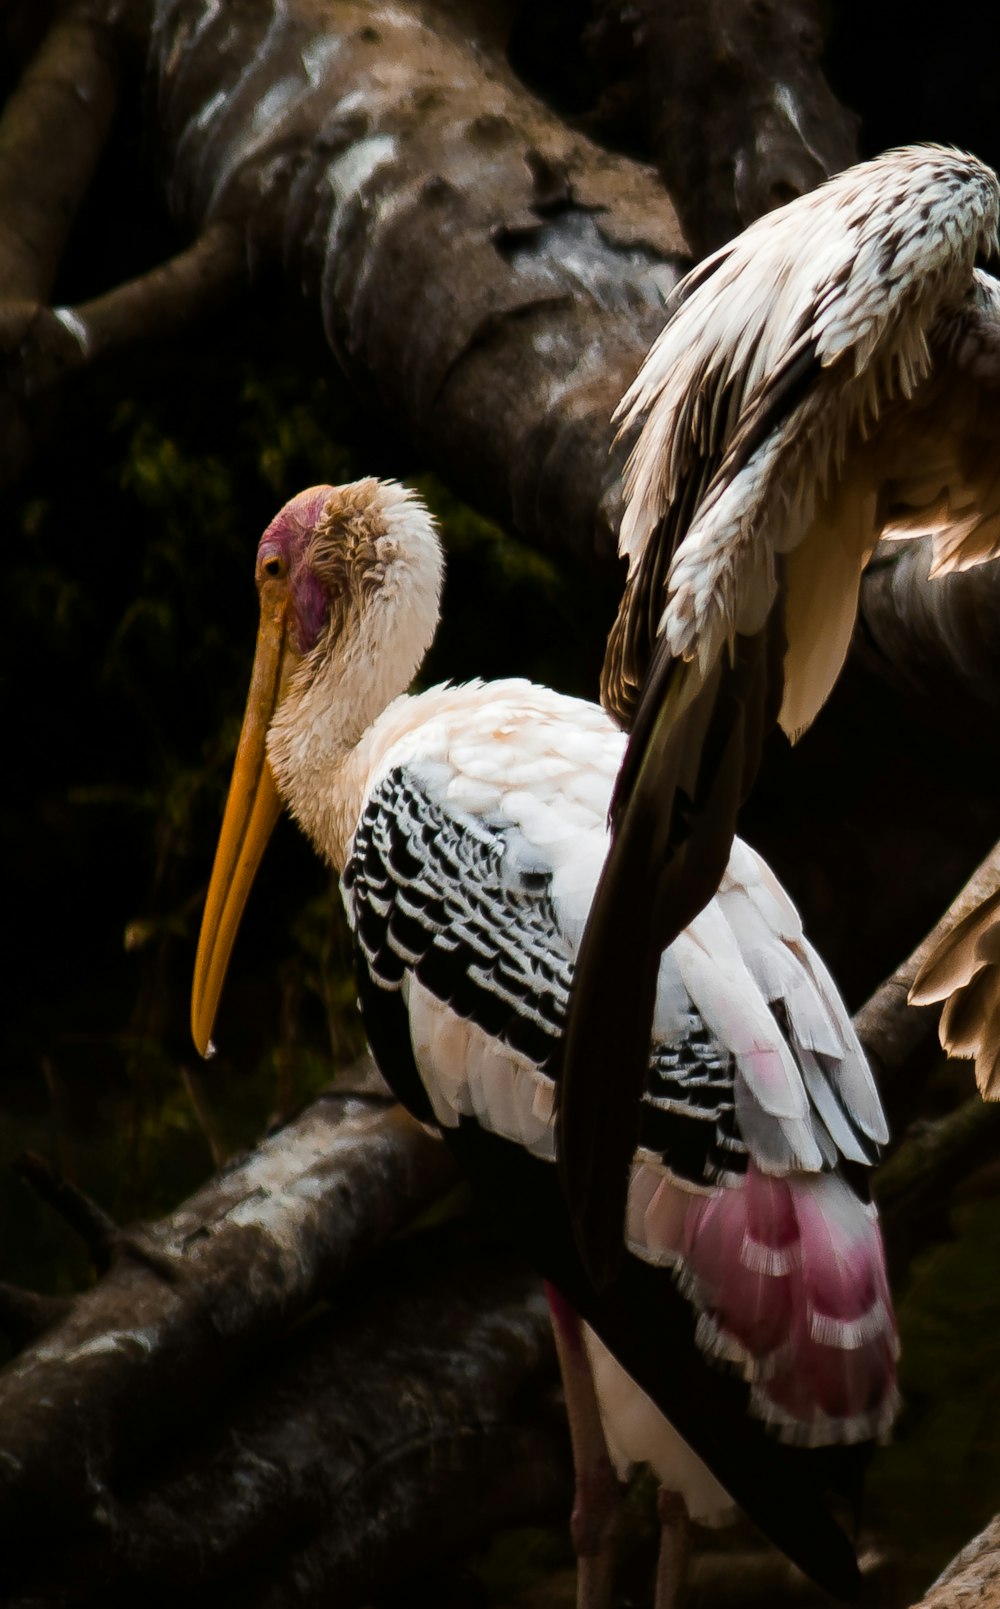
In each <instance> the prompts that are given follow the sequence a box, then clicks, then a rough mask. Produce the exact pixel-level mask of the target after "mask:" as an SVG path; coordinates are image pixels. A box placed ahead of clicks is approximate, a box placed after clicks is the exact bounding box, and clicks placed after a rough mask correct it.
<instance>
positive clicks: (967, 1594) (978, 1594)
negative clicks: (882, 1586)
mask: <svg viewBox="0 0 1000 1609" xmlns="http://www.w3.org/2000/svg"><path fill="white" fill-rule="evenodd" d="M914 1609H1000V1515H998V1516H997V1518H996V1519H993V1520H991V1521H990V1523H989V1525H988V1526H987V1527H986V1529H985V1531H980V1533H979V1535H978V1536H976V1537H973V1539H972V1541H971V1542H969V1543H968V1545H967V1546H966V1547H964V1548H963V1549H962V1551H961V1553H959V1554H958V1555H957V1557H956V1558H954V1559H952V1561H951V1563H950V1564H949V1566H948V1568H947V1569H946V1570H943V1571H942V1573H941V1574H940V1575H939V1576H938V1578H937V1580H936V1581H935V1582H934V1585H933V1586H932V1587H931V1588H930V1591H929V1592H928V1593H927V1594H926V1596H925V1597H923V1598H921V1600H920V1602H919V1604H916V1605H915V1606H914Z"/></svg>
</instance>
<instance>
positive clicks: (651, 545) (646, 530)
mask: <svg viewBox="0 0 1000 1609" xmlns="http://www.w3.org/2000/svg"><path fill="white" fill-rule="evenodd" d="M998 204H1000V196H998V188H997V181H996V177H995V175H994V174H993V173H992V171H991V170H990V169H989V168H987V167H985V166H984V165H983V164H982V163H980V162H978V161H977V160H976V159H975V158H974V157H970V156H966V155H964V154H963V153H961V152H958V151H951V150H945V149H943V148H942V147H938V146H911V147H907V148H905V149H902V150H898V151H891V152H889V153H887V154H886V155H885V156H881V157H878V158H876V159H875V160H874V161H871V162H865V163H861V164H859V165H858V166H856V167H853V168H850V169H848V170H847V171H846V172H844V173H841V174H838V175H836V176H835V177H834V178H832V179H830V180H829V181H828V182H827V183H826V184H824V185H822V186H820V188H819V189H817V190H815V191H813V192H811V193H810V194H808V195H804V196H801V197H799V198H797V199H796V200H795V201H793V202H791V203H790V204H789V205H788V206H786V207H783V208H780V209H779V210H778V211H776V212H772V213H768V214H767V215H766V216H765V217H763V218H761V219H760V220H759V221H758V222H757V223H755V224H753V225H752V226H751V227H750V228H749V229H747V230H746V231H744V233H743V234H742V235H740V236H739V237H738V238H737V239H736V240H734V241H731V242H730V243H729V244H728V245H726V246H724V247H723V248H722V249H721V250H720V251H718V252H716V253H715V254H714V255H713V256H712V257H710V258H709V259H708V260H707V261H706V262H705V263H702V264H701V265H700V266H699V267H698V268H696V269H695V270H694V272H693V273H692V274H691V275H689V276H688V278H687V279H686V280H685V281H683V282H682V284H681V285H680V286H679V287H678V289H677V291H676V292H675V294H674V297H673V299H672V302H671V304H670V312H669V316H668V320H667V324H666V326H665V328H664V330H663V332H662V334H661V335H660V337H659V339H658V340H657V341H656V343H655V344H654V346H653V347H652V349H651V351H650V353H649V356H648V357H647V359H646V361H645V363H644V364H643V367H642V369H641V370H640V372H639V375H638V376H637V378H636V380H635V382H634V384H633V385H632V387H631V388H630V390H629V391H628V393H627V394H626V396H625V398H624V399H623V402H622V405H621V409H620V414H621V417H622V419H623V422H624V424H626V425H633V424H635V423H637V422H639V421H640V420H643V421H644V423H643V428H642V433H641V435H640V437H639V439H638V442H637V444H636V447H635V449H634V452H633V454H632V457H631V459H630V462H629V466H628V470H627V473H626V493H627V506H626V511H625V515H624V518H623V521H622V528H621V539H620V548H621V552H622V554H623V555H624V556H625V557H627V558H628V560H629V589H628V590H627V592H626V596H625V599H624V600H623V606H622V615H621V616H620V619H619V623H618V627H617V628H616V631H615V633H613V635H612V640H611V644H610V648H609V657H608V662H607V664H606V667H605V682H604V696H605V702H606V703H607V704H608V706H609V707H610V708H611V709H612V710H613V711H614V712H615V713H616V714H617V715H618V716H619V718H624V719H625V723H626V724H631V723H630V721H629V719H628V717H629V713H630V711H631V709H632V707H633V706H634V702H635V697H636V691H637V687H638V685H639V682H640V681H641V677H642V675H643V672H644V668H645V667H644V663H643V661H644V660H648V658H649V655H650V653H651V651H652V646H653V638H654V637H655V636H657V635H662V636H663V637H664V638H665V640H666V642H667V643H668V645H669V648H670V652H671V654H673V655H674V656H675V657H676V658H678V659H681V660H694V661H696V662H697V665H698V667H699V669H700V672H701V673H702V675H703V674H704V673H705V671H706V670H707V669H708V667H709V666H710V665H711V664H712V663H713V661H714V659H715V658H716V656H717V655H718V654H719V653H720V652H721V650H722V647H723V644H724V643H725V642H726V641H727V640H731V638H732V636H733V634H734V632H742V633H749V632H753V631H757V630H759V629H761V627H762V625H763V623H764V620H765V619H766V616H767V613H768V611H769V610H770V609H771V608H772V607H773V605H774V604H775V601H776V598H777V577H778V556H779V555H786V556H787V557H786V560H785V570H786V575H787V581H788V593H787V598H786V602H785V606H784V607H785V613H786V621H787V626H788V653H787V658H786V691H785V702H784V706H783V708H782V712H781V717H780V718H781V722H782V725H783V726H784V727H785V729H786V730H787V731H789V732H790V733H791V734H792V735H796V734H797V733H798V732H799V731H801V730H802V728H803V727H804V726H806V725H808V724H809V722H810V721H811V720H812V719H813V717H814V716H815V714H816V711H817V710H818V709H819V707H820V705H821V704H822V703H823V701H824V699H825V698H826V697H827V695H828V693H829V690H830V687H831V685H832V683H833V680H834V679H835V677H836V674H837V672H838V670H839V668H840V665H841V663H842V662H843V657H844V654H845V653H846V650H847V644H848V641H849V638H850V632H851V627H852V625H853V620H854V614H855V610H856V596H857V581H858V577H859V576H860V572H861V570H862V568H863V566H864V564H865V563H866V562H867V558H868V556H869V554H870V553H871V550H872V548H873V547H874V545H875V542H876V541H877V540H878V537H879V536H880V535H881V534H883V532H885V533H886V534H893V535H904V534H905V535H910V534H917V532H918V531H923V530H932V531H933V532H934V535H935V565H936V567H937V568H938V569H940V570H942V571H944V570H946V569H950V568H960V567H962V566H963V565H964V564H967V563H969V562H975V561H976V559H977V558H981V557H985V556H987V554H990V553H993V552H995V551H996V549H997V545H998V542H1000V521H998V515H1000V495H998V494H1000V472H998V471H997V469H996V465H995V454H992V453H989V452H987V451H985V450H984V449H985V444H986V442H987V441H988V440H995V439H996V434H997V426H998V424H1000V321H998V305H997V296H996V287H995V285H994V282H993V281H991V280H989V279H988V278H987V276H984V275H980V274H977V273H976V272H975V267H974V265H975V259H976V255H977V253H989V252H990V251H991V250H995V248H996V231H997V216H998ZM984 407H985V408H986V409H987V410H988V418H987V419H985V420H984V418H983V411H982V410H983V408H984ZM931 438H933V439H934V440H935V442H936V447H935V450H934V452H933V454H932V455H931V457H930V458H928V454H927V446H928V440H929V439H931ZM661 549H662V550H664V551H665V554H666V556H667V562H664V559H663V558H662V557H661V556H660V550H661ZM650 592H651V593H652V595H648V594H649V593H650ZM817 594H819V597H820V604H819V607H818V608H816V609H815V611H814V610H813V609H812V608H811V602H812V600H813V599H815V597H816V595H817ZM651 626H652V628H653V629H652V631H651V630H650V627H651Z"/></svg>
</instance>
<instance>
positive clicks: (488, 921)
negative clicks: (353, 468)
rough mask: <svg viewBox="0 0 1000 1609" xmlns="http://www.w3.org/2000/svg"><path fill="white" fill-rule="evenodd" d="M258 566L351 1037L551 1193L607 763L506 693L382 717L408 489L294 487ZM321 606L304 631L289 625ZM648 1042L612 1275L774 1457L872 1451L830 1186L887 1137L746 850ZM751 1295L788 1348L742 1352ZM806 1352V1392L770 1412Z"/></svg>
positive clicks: (848, 1035)
mask: <svg viewBox="0 0 1000 1609" xmlns="http://www.w3.org/2000/svg"><path fill="white" fill-rule="evenodd" d="M261 548H262V553H264V554H265V555H267V554H271V553H272V552H277V553H280V554H281V555H282V556H283V559H284V562H285V564H286V567H287V573H288V575H289V577H290V578H291V603H292V613H293V619H294V620H296V621H297V622H298V624H297V625H296V626H295V627H294V634H295V636H296V641H297V645H298V648H297V651H298V654H299V663H298V666H297V669H295V670H294V672H293V673H292V674H291V676H290V679H289V680H288V682H287V685H286V686H285V688H284V691H283V694H282V697H281V700H280V703H279V704H278V707H277V710H276V712H275V715H274V717H273V719H272V722H271V726H270V729H269V734H268V750H267V752H268V757H269V762H270V766H271V770H272V773H273V775H274V779H275V781H276V783H277V786H278V789H279V792H280V793H281V795H282V796H283V798H284V799H285V801H286V803H287V804H288V805H289V806H290V808H291V809H292V811H293V813H294V814H295V815H296V817H297V818H298V820H299V821H300V822H301V823H302V825H303V826H304V828H305V830H306V832H307V833H308V835H309V837H310V838H311V839H312V841H313V843H314V844H315V845H316V847H317V849H318V850H319V851H320V853H321V854H322V855H323V856H324V857H325V858H326V859H327V860H328V861H329V862H330V863H331V864H332V865H333V866H334V867H335V868H336V869H337V870H339V871H340V872H341V873H342V877H343V888H344V896H345V901H346V905H347V909H348V912H349V915H350V918H351V921H352V924H353V926H354V928H355V932H356V936H357V941H358V949H359V957H360V962H359V964H360V969H361V973H362V975H363V976H362V980H361V982H362V986H361V994H362V998H363V1000H364V1001H365V1002H366V1010H367V1011H369V1012H370V1013H373V1014H374V1016H371V1017H370V1019H369V1020H370V1026H371V1028H372V1037H373V1041H375V1040H377V1037H378V1036H377V1033H376V1018H377V1019H378V1022H379V1024H381V1022H382V1019H383V1018H386V1016H387V1014H389V1013H393V1012H395V1013H396V1014H397V1015H399V1016H401V1018H402V1021H403V1023H404V1024H405V1032H406V1034H407V1037H408V1040H409V1051H410V1052H411V1053H412V1060H413V1063H414V1064H415V1072H416V1075H417V1076H419V1080H420V1085H419V1086H417V1085H415V1084H414V1085H412V1086H411V1085H408V1084H406V1082H405V1078H403V1079H402V1081H401V1082H400V1093H401V1095H402V1096H403V1098H404V1099H409V1101H410V1103H411V1105H412V1106H413V1109H414V1110H415V1111H416V1112H417V1113H418V1115H420V1116H421V1117H422V1118H424V1119H427V1118H428V1117H430V1116H433V1117H434V1119H435V1120H436V1121H437V1123H438V1124H439V1125H440V1126H441V1128H442V1129H443V1130H444V1131H445V1132H446V1133H449V1132H452V1133H455V1134H456V1136H457V1135H458V1132H459V1130H460V1129H461V1127H462V1125H463V1124H468V1123H470V1122H472V1123H474V1124H476V1125H478V1126H479V1127H480V1128H481V1129H482V1130H483V1131H484V1132H485V1133H486V1134H488V1135H491V1136H498V1137H499V1138H500V1139H501V1141H502V1142H503V1143H504V1144H505V1145H510V1146H511V1147H512V1148H513V1149H515V1150H517V1151H519V1152H520V1153H522V1154H525V1155H527V1157H528V1158H529V1160H530V1161H531V1163H532V1166H537V1167H539V1168H542V1169H543V1171H546V1172H548V1171H549V1170H550V1169H551V1164H552V1159H553V1155H554V1122H555V1118H554V1106H555V1090H556V1082H557V1079H558V1075H559V1063H560V1053H561V1036H562V1027H563V1023H564V1021H565V1014H566V1008H567V1002H568V998H569V993H570V988H571V984H572V976H573V967H574V961H575V957H576V954H577V950H578V946H579V943H580V938H581V935H582V932H583V930H584V927H585V923H586V918H587V913H588V910H589V907H590V901H591V899H592V896H593V891H594V887H595V885H596V882H597V879H598V877H599V875H600V871H601V866H602V862H603V859H604V856H605V854H606V852H607V847H608V829H607V812H608V804H609V800H610V796H611V790H612V788H613V786H614V780H615V776H616V774H617V771H618V768H619V765H620V762H621V757H622V752H623V748H624V742H625V740H624V738H623V736H622V734H621V733H620V732H619V731H617V730H616V729H615V727H614V725H613V724H612V722H611V721H610V719H609V718H608V716H607V715H606V714H605V713H604V712H603V711H602V710H600V709H599V708H598V707H597V706H595V705H592V704H587V703H584V702H582V701H580V700H577V699H570V698H566V697H563V696H561V695H559V694H556V693H553V692H551V691H549V690H548V689H547V688H543V687H536V686H532V685H531V684H529V683H527V682H524V681H517V680H514V681H507V682H496V683H492V684H488V685H483V684H481V683H473V684H470V685H468V686H464V687H454V688H452V687H439V688H432V689H431V690H429V691H428V692H425V693H422V694H420V695H418V696H415V697H410V698H407V697H393V695H394V694H395V693H397V692H398V690H399V689H400V688H401V687H405V685H406V684H407V682H408V681H409V680H410V678H411V676H412V675H413V673H414V671H415V670H416V668H417V666H418V664H419V662H420V660H421V658H422V657H423V654H424V652H425V650H426V647H427V645H428V643H429V641H430V638H431V636H432V635H433V630H434V626H435V624H436V618H437V608H438V597H439V592H440V576H441V558H440V552H439V549H438V546H437V542H436V539H435V535H434V530H433V525H432V523H431V521H430V520H429V518H428V517H427V515H426V512H425V511H424V510H423V509H422V508H421V506H420V505H419V503H418V502H417V501H416V500H415V499H414V497H413V496H412V494H410V493H407V492H405V491H404V490H403V489H402V488H400V487H396V486H392V485H385V484H381V483H378V482H375V481H368V482H362V483H359V485H358V486H355V487H347V488H339V489H337V490H336V491H332V490H329V489H323V488H314V489H313V490H311V491H310V492H308V493H304V494H302V496H301V497H300V498H299V499H296V500H294V501H293V503H292V504H291V505H289V506H288V507H287V508H286V509H285V510H283V511H282V513H281V514H280V515H279V516H278V518H277V519H276V520H275V521H273V522H272V525H271V526H270V527H269V528H268V531H267V532H265V535H264V537H263V538H262V544H261ZM317 587H320V588H321V589H322V590H323V592H324V595H325V596H326V597H327V599H328V604H327V611H326V618H325V620H323V621H319V620H318V619H317V617H316V614H315V611H314V610H312V608H311V607H308V608H307V607H305V603H309V602H310V601H311V600H313V599H314V597H315V591H316V588H317ZM654 1030H655V1031H654V1034H653V1036H652V1043H650V1041H649V1040H647V1053H646V1074H647V1076H646V1087H645V1091H644V1094H643V1098H642V1100H641V1102H640V1107H641V1110H640V1112H639V1114H638V1120H639V1129H640V1135H639V1138H640V1144H639V1148H638V1149H637V1151H636V1153H635V1156H634V1157H633V1159H632V1178H633V1194H634V1195H635V1198H636V1201H637V1202H638V1203H639V1205H637V1206H636V1210H635V1211H634V1212H633V1213H632V1215H631V1220H630V1225H629V1250H628V1252H627V1255H628V1256H629V1257H631V1258H636V1259H640V1260H641V1261H642V1262H643V1263H644V1264H645V1265H647V1266H648V1265H652V1269H653V1271H655V1272H657V1273H659V1270H661V1269H662V1279H663V1280H665V1281H669V1282H674V1281H676V1282H677V1284H678V1286H679V1287H680V1288H681V1289H683V1290H684V1291H685V1292H686V1294H687V1296H688V1299H689V1300H690V1301H691V1303H692V1304H693V1305H694V1308H695V1310H696V1312H697V1313H698V1314H700V1316H701V1317H700V1325H699V1330H698V1335H699V1345H700V1346H701V1347H702V1349H703V1350H704V1351H705V1352H706V1354H708V1355H710V1356H712V1357H715V1358H718V1359H720V1360H723V1361H725V1362H727V1363H729V1364H732V1365H733V1366H735V1367H736V1368H737V1369H738V1370H739V1371H740V1373H742V1374H743V1376H744V1377H745V1378H746V1380H747V1381H748V1384H749V1386H750V1393H751V1395H750V1401H751V1407H752V1411H753V1412H754V1413H755V1414H757V1415H758V1416H759V1417H760V1418H761V1419H762V1420H764V1421H765V1422H766V1423H768V1424H769V1425H770V1426H772V1427H773V1428H774V1430H775V1432H776V1433H777V1434H778V1435H779V1436H780V1437H782V1438H787V1439H788V1440H790V1441H793V1442H799V1443H802V1444H805V1445H811V1444H813V1443H816V1442H852V1441H856V1440H859V1439H867V1438H869V1437H871V1436H873V1435H877V1434H879V1433H881V1432H882V1431H883V1430H884V1429H885V1427H886V1425H887V1423H888V1420H889V1419H890V1418H891V1414H892V1410H893V1404H894V1388H893V1371H894V1355H895V1332H894V1329H893V1325H892V1319H891V1315H890V1314H889V1311H888V1307H887V1304H886V1301H885V1296H884V1284H885V1278H884V1269H883V1260H882V1252H881V1245H880V1242H879V1239H878V1231H877V1227H876V1225H875V1223H874V1221H873V1219H872V1216H871V1214H870V1211H869V1209H868V1207H867V1206H866V1205H865V1204H864V1203H863V1202H861V1201H860V1200H859V1199H858V1198H857V1197H856V1196H855V1195H854V1193H853V1192H852V1191H851V1190H850V1189H849V1188H848V1186H847V1185H846V1184H844V1183H843V1182H842V1181H841V1180H840V1178H839V1175H838V1172H837V1169H838V1163H839V1160H840V1158H841V1156H843V1157H845V1158H850V1159H852V1160H853V1159H862V1160H864V1161H871V1160H872V1159H873V1158H874V1157H875V1155H876V1154H877V1149H878V1146H879V1144H880V1143H881V1142H882V1140H884V1138H885V1134H886V1131H885V1125H884V1120H883V1118H882V1114H881V1111H880V1108H879V1104H878V1099H877V1096H876V1094H875V1090H874V1086H873V1085H872V1083H871V1080H870V1075H869V1074H868V1070H867V1068H866V1067H865V1064H864V1060H863V1057H862V1055H861V1051H860V1048H859V1046H858V1043H857V1040H856V1038H855V1036H854V1033H853V1029H852V1027H851V1024H850V1021H849V1018H848V1017H847V1014H846V1012H845V1010H844V1007H843V1005H842V1003H841V1002H840V1000H839V998H838V996H837V994H836V990H835V989H834V988H833V987H832V985H831V983H830V981H829V979H828V978H827V976H826V974H825V973H824V971H823V969H822V966H821V965H820V963H819V962H818V959H817V958H816V957H815V955H814V953H813V952H812V951H811V949H810V947H809V946H808V944H807V943H806V941H805V939H804V936H803V934H802V929H801V923H800V922H799V918H798V915H797V913H796V912H795V910H794V907H793V906H792V905H791V902H790V901H789V900H788V898H787V896H786V895H785V894H784V892H783V891H782V890H781V888H780V886H779V885H778V884H777V882H776V880H775V879H774V877H773V875H772V874H771V873H770V871H769V870H768V868H767V867H766V866H764V864H763V862H762V861H761V860H760V859H759V857H758V856H757V855H755V854H754V852H753V851H752V850H750V849H749V848H748V847H747V846H745V845H743V844H736V845H735V846H734V850H733V854H732V857H731V861H730V865H729V868H728V871H727V873H726V876H725V878H724V879H723V883H722V886H721V888H720V890H719V894H718V897H717V899H716V900H714V901H713V902H711V903H710V905H709V906H708V908H707V909H706V910H705V911H703V912H702V913H701V915H700V916H699V917H698V918H697V920H696V921H694V922H693V923H692V924H691V926H690V927H689V928H688V929H687V931H686V932H685V933H684V934H683V935H682V936H681V938H680V939H679V940H678V943H677V944H676V945H675V946H674V947H673V948H672V949H671V951H670V952H669V953H668V954H666V955H664V956H663V957H662V960H661V962H660V966H659V982H658V990H657V1000H656V1010H655V1024H654ZM383 1070H384V1072H385V1073H386V1075H387V1076H388V1077H389V1078H390V1080H392V1079H393V1076H394V1073H396V1072H398V1069H397V1068H395V1067H394V1066H393V1065H386V1066H385V1067H384V1069H383ZM613 1073H614V1069H613V1064H612V1065H609V1067H608V1069H607V1074H608V1077H609V1079H611V1078H612V1077H613ZM817 1091H820V1092H821V1093H820V1094H819V1095H817V1093H816V1092H817ZM831 1190H833V1191H834V1195H831ZM831 1202H832V1204H833V1208H834V1211H833V1214H832V1217H831V1216H830V1214H829V1212H828V1211H827V1206H825V1205H824V1203H826V1204H827V1205H829V1204H830V1203H831ZM748 1214H749V1216H748ZM828 1219H829V1222H828V1223H827V1220H828ZM817 1222H819V1223H827V1233H826V1234H825V1237H824V1235H823V1234H817V1232H816V1229H815V1225H816V1223H817ZM741 1224H742V1229H740V1227H739V1226H740V1225H741ZM699 1225H701V1226H703V1228H699V1227H698V1226H699ZM720 1237H721V1238H720ZM733 1237H735V1238H733ZM772 1242H773V1244H772ZM741 1248H742V1249H741ZM774 1281H776V1283H775V1284H774V1292H775V1293H776V1300H777V1303H778V1307H779V1308H780V1310H781V1311H782V1312H784V1313H785V1314H786V1317H787V1319H788V1323H787V1325H786V1326H785V1327H784V1328H783V1329H781V1333H780V1334H779V1333H777V1332H776V1331H775V1330H774V1328H773V1327H772V1328H771V1329H770V1330H768V1332H767V1333H766V1334H763V1332H760V1331H759V1326H758V1325H757V1324H756V1319H755V1315H756V1314H757V1313H758V1311H759V1310H760V1308H761V1305H762V1304H763V1305H764V1306H768V1305H770V1301H771V1299H770V1296H769V1295H768V1290H769V1287H770V1284H771V1282H774ZM592 1322H593V1320H592ZM831 1326H833V1328H832V1329H831ZM596 1327H597V1328H598V1329H599V1328H600V1325H599V1324H598V1325H597V1326H596ZM824 1337H825V1338H824ZM817 1348H818V1351H817V1350H816V1349H817ZM803 1349H804V1350H805V1353H807V1354H808V1357H809V1371H810V1372H809V1378H810V1380H812V1381H813V1382H814V1384H813V1386H810V1388H809V1389H808V1390H807V1391H806V1393H805V1396H802V1394H801V1393H800V1395H799V1397H797V1398H796V1399H795V1400H794V1401H790V1399H789V1393H788V1390H787V1388H786V1384H785V1378H786V1375H787V1373H788V1369H789V1367H792V1366H793V1365H794V1360H795V1358H796V1356H797V1355H798V1354H799V1353H800V1352H803Z"/></svg>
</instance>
